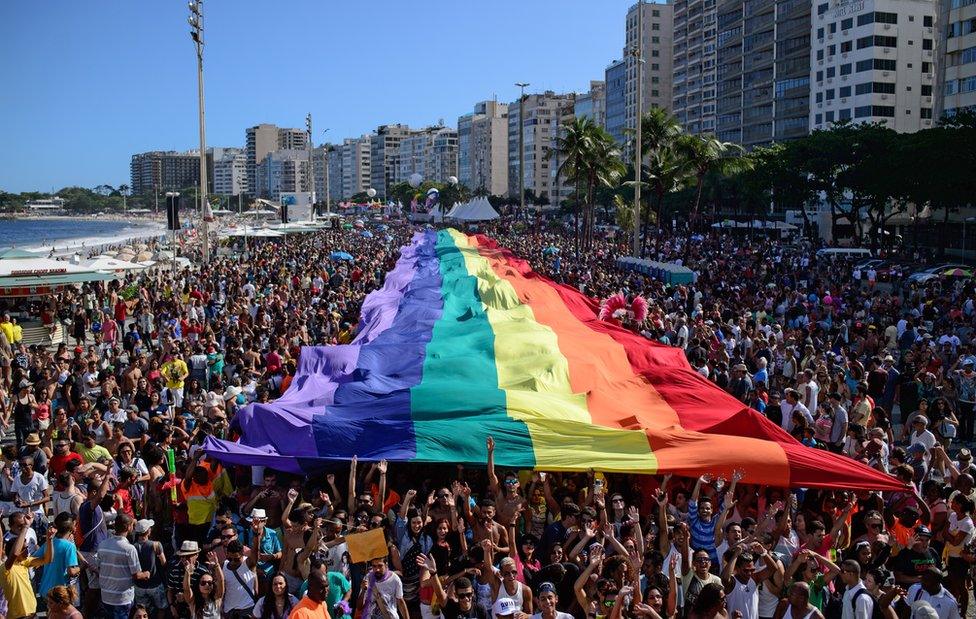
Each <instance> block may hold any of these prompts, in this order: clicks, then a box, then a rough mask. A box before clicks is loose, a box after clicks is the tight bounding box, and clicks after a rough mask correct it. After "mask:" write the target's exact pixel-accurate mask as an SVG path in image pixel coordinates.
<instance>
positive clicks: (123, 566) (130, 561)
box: [98, 535, 140, 606]
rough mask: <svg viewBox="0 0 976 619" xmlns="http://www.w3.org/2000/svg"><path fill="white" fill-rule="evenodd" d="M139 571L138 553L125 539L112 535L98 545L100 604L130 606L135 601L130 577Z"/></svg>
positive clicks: (133, 587)
mask: <svg viewBox="0 0 976 619" xmlns="http://www.w3.org/2000/svg"><path fill="white" fill-rule="evenodd" d="M139 569H140V568H139V553H138V552H136V547H135V546H133V545H132V544H130V543H129V540H127V539H126V538H124V537H122V536H121V535H112V536H110V537H108V538H107V539H105V541H103V542H102V543H101V544H99V545H98V582H99V584H100V585H101V588H102V602H104V603H105V604H110V605H112V606H125V605H126V604H132V601H133V600H134V599H135V586H134V583H133V581H132V577H133V576H134V575H136V574H137V573H139Z"/></svg>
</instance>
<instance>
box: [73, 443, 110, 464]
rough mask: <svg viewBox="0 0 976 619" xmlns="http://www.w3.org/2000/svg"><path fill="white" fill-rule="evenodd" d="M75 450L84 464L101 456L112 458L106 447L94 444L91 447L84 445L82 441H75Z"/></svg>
mask: <svg viewBox="0 0 976 619" xmlns="http://www.w3.org/2000/svg"><path fill="white" fill-rule="evenodd" d="M75 452H77V453H78V455H79V456H81V459H82V460H84V461H85V464H87V463H89V462H98V461H99V460H100V459H101V458H108V459H109V460H111V459H112V454H110V453H109V452H108V450H107V449H105V448H104V447H102V446H101V445H95V446H93V447H92V448H91V449H88V448H87V447H85V444H84V443H75Z"/></svg>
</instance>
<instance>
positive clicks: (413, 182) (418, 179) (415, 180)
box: [407, 172, 424, 188]
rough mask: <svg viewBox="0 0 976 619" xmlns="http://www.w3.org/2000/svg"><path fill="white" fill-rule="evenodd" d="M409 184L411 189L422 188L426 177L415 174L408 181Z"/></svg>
mask: <svg viewBox="0 0 976 619" xmlns="http://www.w3.org/2000/svg"><path fill="white" fill-rule="evenodd" d="M407 182H409V183H410V186H411V187H413V188H417V187H420V183H422V182H424V177H423V176H421V175H420V174H419V173H418V172H414V173H413V174H411V175H410V178H409V179H407Z"/></svg>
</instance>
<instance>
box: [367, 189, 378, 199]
mask: <svg viewBox="0 0 976 619" xmlns="http://www.w3.org/2000/svg"><path fill="white" fill-rule="evenodd" d="M366 195H367V196H369V197H370V198H375V197H376V190H375V189H373V188H372V187H370V188H369V189H367V190H366Z"/></svg>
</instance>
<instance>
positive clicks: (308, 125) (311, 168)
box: [305, 112, 328, 221]
mask: <svg viewBox="0 0 976 619" xmlns="http://www.w3.org/2000/svg"><path fill="white" fill-rule="evenodd" d="M305 131H307V132H308V199H309V202H311V206H310V208H309V214H308V217H309V219H310V220H312V221H315V163H314V161H313V159H312V155H313V152H314V150H315V146H314V142H313V141H312V113H311V112H309V113H308V114H306V115H305ZM326 169H328V162H326ZM326 173H328V172H326Z"/></svg>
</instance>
